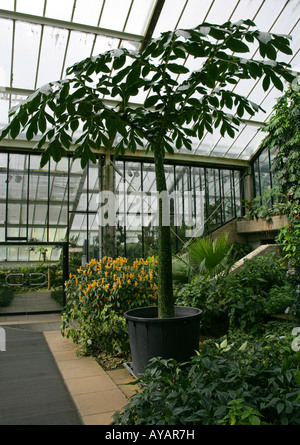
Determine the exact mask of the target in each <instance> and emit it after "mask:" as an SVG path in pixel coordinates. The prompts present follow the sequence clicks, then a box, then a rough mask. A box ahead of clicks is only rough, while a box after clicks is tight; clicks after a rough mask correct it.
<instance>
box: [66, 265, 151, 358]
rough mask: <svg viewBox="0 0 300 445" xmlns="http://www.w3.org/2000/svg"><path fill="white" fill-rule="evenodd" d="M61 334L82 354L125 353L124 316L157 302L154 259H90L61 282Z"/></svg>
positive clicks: (125, 330) (126, 347) (126, 337)
mask: <svg viewBox="0 0 300 445" xmlns="http://www.w3.org/2000/svg"><path fill="white" fill-rule="evenodd" d="M65 286H66V297H67V303H66V307H65V311H64V314H63V317H62V334H63V335H65V336H67V337H71V338H72V339H73V341H74V343H76V344H78V345H79V348H80V349H81V350H82V351H83V352H85V353H91V352H92V353H94V352H96V351H101V350H106V351H110V352H114V351H116V352H119V351H121V350H122V351H127V350H129V343H128V335H127V326H126V320H125V317H124V313H125V312H126V311H127V310H129V309H133V308H136V307H141V306H151V305H155V304H156V300H157V293H158V287H157V260H155V258H154V257H152V258H148V259H147V260H144V259H136V260H135V261H134V262H131V263H130V262H129V261H128V260H127V258H122V257H120V258H115V259H113V258H109V257H103V258H102V259H100V260H99V261H97V260H95V259H93V260H91V261H90V262H89V263H87V264H86V265H85V266H84V267H80V268H79V269H78V270H77V273H76V274H70V278H69V280H68V281H67V282H66V283H65Z"/></svg>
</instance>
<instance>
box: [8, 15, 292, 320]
mask: <svg viewBox="0 0 300 445" xmlns="http://www.w3.org/2000/svg"><path fill="white" fill-rule="evenodd" d="M253 43H256V44H257V45H258V50H259V53H260V55H261V56H262V60H258V59H251V58H250V59H247V56H246V55H247V54H249V53H250V52H251V47H252V44H253ZM250 44H251V47H250ZM277 52H282V53H284V54H291V53H292V50H291V48H290V42H289V39H288V38H287V37H284V36H282V35H276V34H274V33H268V32H263V33H262V32H261V31H259V30H258V29H256V26H255V24H254V23H253V22H252V21H251V20H240V21H238V22H236V23H231V22H226V23H224V24H223V25H215V24H209V23H204V24H202V25H199V26H197V27H195V28H193V29H189V30H175V31H172V32H165V33H163V34H162V35H161V37H159V38H158V39H155V41H151V42H150V43H149V44H148V45H147V46H144V47H143V48H142V49H141V50H140V51H130V50H128V49H125V48H118V49H115V50H112V51H108V52H105V53H103V54H100V55H98V56H93V57H89V58H87V59H85V60H83V61H81V62H79V63H76V64H75V65H74V66H73V67H71V68H69V69H68V70H67V74H68V77H67V78H66V79H63V80H60V81H57V82H52V83H50V84H48V85H45V86H44V87H42V88H40V89H39V90H38V91H36V92H35V93H34V94H33V95H32V96H31V97H30V98H29V99H28V100H26V101H25V102H24V103H23V104H21V105H20V106H19V107H16V108H15V109H14V110H13V111H12V113H11V117H12V119H11V121H10V123H9V125H8V126H7V127H6V128H4V129H3V130H2V132H1V133H0V139H3V138H4V137H6V136H8V135H9V136H10V137H11V138H13V139H14V138H16V137H17V135H18V134H19V133H20V132H21V131H22V129H25V130H26V138H27V140H32V139H33V138H34V137H35V136H36V135H37V134H38V133H39V132H41V134H42V137H41V138H40V140H39V141H38V142H37V144H36V146H37V148H38V149H44V151H43V154H42V165H45V164H46V163H47V162H49V160H50V158H51V157H52V158H53V159H54V161H56V162H58V161H59V160H60V159H61V158H62V156H65V155H66V154H67V152H68V150H69V149H70V148H71V145H72V144H74V147H76V148H75V150H74V155H73V156H74V158H78V157H80V158H81V164H82V166H83V167H84V166H85V165H86V164H87V162H88V161H89V160H91V161H93V162H95V161H96V154H95V152H94V150H97V149H98V148H99V147H101V146H102V147H105V149H106V151H107V153H112V154H115V155H119V154H122V155H124V154H125V151H126V150H130V151H131V152H133V153H135V152H136V150H137V149H138V148H139V147H145V148H146V151H147V152H148V151H149V150H150V151H152V153H153V158H154V164H155V175H156V188H157V191H158V192H159V193H161V192H167V183H166V177H165V170H164V158H165V154H166V153H171V154H173V153H174V151H175V150H177V149H178V150H179V149H180V148H181V147H185V148H187V149H189V150H191V149H192V139H191V138H193V137H196V138H198V139H199V140H201V139H202V137H203V135H204V132H205V131H209V132H210V133H213V131H214V128H217V127H219V128H220V132H221V135H222V136H225V135H229V136H230V137H234V136H235V133H236V131H237V130H238V126H239V124H240V122H241V119H242V117H243V116H244V114H245V113H247V114H250V115H251V116H253V115H254V114H255V113H256V112H257V111H258V110H260V109H261V107H260V106H259V105H257V104H255V103H253V102H252V101H250V100H248V99H247V98H246V97H244V96H242V95H240V94H238V93H237V92H236V91H235V90H234V89H232V85H235V84H237V83H238V82H241V81H243V80H248V79H262V86H263V88H264V90H268V88H269V87H270V84H271V83H272V84H273V85H274V86H275V88H277V89H279V90H280V91H283V89H284V87H283V83H282V80H281V78H283V79H285V80H286V81H288V82H292V81H293V80H294V75H292V74H291V72H290V69H289V68H290V67H289V65H287V64H286V63H284V62H279V61H277V60H276V59H277ZM188 57H193V58H194V59H198V60H199V69H195V68H194V67H193V69H190V68H188V66H187V65H186V64H185V60H186V59H187V58H188ZM270 60H271V63H270ZM275 61H276V63H275ZM174 74H175V75H176V76H174ZM182 74H183V75H184V76H180V75H182ZM216 86H218V88H215V87H216ZM139 93H143V94H144V93H146V95H147V97H146V99H145V101H144V103H143V104H142V105H141V106H137V107H136V106H131V105H130V102H129V101H130V97H131V96H136V95H137V94H139ZM105 99H116V100H117V104H116V105H115V106H111V105H110V104H107V102H106V100H105ZM228 109H229V110H231V111H230V114H229V113H228ZM78 128H82V131H80V132H79V134H78V133H76V130H77V129H78ZM73 135H75V137H74V139H73ZM93 149H94V150H93ZM163 211H165V212H167V209H163V204H162V200H161V199H160V200H159V203H158V221H159V227H158V255H159V272H158V285H159V298H158V313H159V317H174V298H173V291H172V248H171V233H170V227H169V226H168V225H164V224H163V218H162V216H163Z"/></svg>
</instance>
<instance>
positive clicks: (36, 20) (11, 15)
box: [0, 9, 144, 42]
mask: <svg viewBox="0 0 300 445" xmlns="http://www.w3.org/2000/svg"><path fill="white" fill-rule="evenodd" d="M0 18H3V19H10V20H20V21H22V22H29V23H33V24H35V25H44V26H52V27H54V28H63V29H68V30H69V31H80V32H84V33H87V34H95V35H101V36H106V37H114V38H118V39H123V40H132V41H135V42H142V41H143V40H144V36H142V35H138V34H131V33H128V32H121V31H114V30H111V29H106V28H99V27H98V26H91V25H84V24H81V23H74V22H67V21H65V20H57V19H52V18H50V17H41V16H37V15H31V14H24V13H22V12H16V11H6V10H4V9H0Z"/></svg>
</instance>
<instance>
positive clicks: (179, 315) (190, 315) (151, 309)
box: [125, 306, 202, 323]
mask: <svg viewBox="0 0 300 445" xmlns="http://www.w3.org/2000/svg"><path fill="white" fill-rule="evenodd" d="M174 310H175V317H172V318H158V307H157V306H143V307H140V308H136V309H130V310H128V311H127V312H126V313H125V318H126V319H127V320H128V321H134V322H149V323H150V322H151V323H172V322H174V321H180V320H183V321H186V320H191V319H197V318H200V317H201V314H202V310H201V309H198V308H195V307H190V306H174ZM147 313H148V315H147ZM143 314H144V315H143ZM150 314H151V315H150Z"/></svg>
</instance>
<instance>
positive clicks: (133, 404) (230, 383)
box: [113, 335, 300, 425]
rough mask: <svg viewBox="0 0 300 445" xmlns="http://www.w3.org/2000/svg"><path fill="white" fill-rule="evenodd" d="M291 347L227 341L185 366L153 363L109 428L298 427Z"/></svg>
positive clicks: (299, 356)
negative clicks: (153, 426)
mask: <svg viewBox="0 0 300 445" xmlns="http://www.w3.org/2000/svg"><path fill="white" fill-rule="evenodd" d="M242 341H243V343H242ZM291 341H292V339H291V336H286V337H285V338H283V339H280V338H279V337H278V336H272V335H268V336H266V337H263V338H262V340H261V341H260V342H258V341H254V340H253V339H252V341H248V342H247V341H246V342H245V341H244V339H240V340H237V341H234V342H231V339H230V337H229V338H225V339H223V341H222V342H221V343H219V344H213V343H212V342H211V343H210V345H209V346H206V347H205V348H204V349H203V350H201V351H200V352H199V353H198V354H197V355H195V356H194V357H193V358H192V359H191V360H190V361H189V362H187V363H185V364H178V363H176V362H175V361H174V360H173V359H170V360H163V359H160V358H156V359H154V360H153V361H152V365H151V367H150V368H148V369H147V370H146V372H145V373H144V374H143V375H142V376H141V378H140V380H139V384H140V387H141V388H140V390H139V391H138V392H137V393H136V394H135V395H134V396H132V397H131V399H130V400H129V402H128V404H127V405H126V406H125V407H124V408H123V409H122V410H121V411H118V412H116V413H115V415H114V421H113V424H115V425H219V424H240V425H249V424H270V425H287V424H289V425H300V389H299V387H300V373H299V365H300V353H299V352H298V353H296V352H295V351H293V349H292V348H291Z"/></svg>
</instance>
